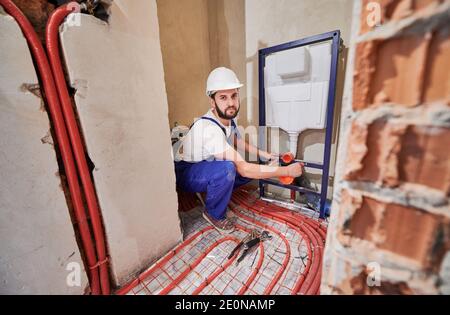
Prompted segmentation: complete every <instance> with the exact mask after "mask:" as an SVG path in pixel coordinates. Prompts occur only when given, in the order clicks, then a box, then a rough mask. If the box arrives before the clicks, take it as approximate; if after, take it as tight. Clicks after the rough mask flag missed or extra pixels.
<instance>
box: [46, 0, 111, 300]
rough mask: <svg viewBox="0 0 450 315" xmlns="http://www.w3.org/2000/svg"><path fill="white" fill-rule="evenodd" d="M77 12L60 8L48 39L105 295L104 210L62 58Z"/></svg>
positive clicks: (51, 22)
mask: <svg viewBox="0 0 450 315" xmlns="http://www.w3.org/2000/svg"><path fill="white" fill-rule="evenodd" d="M76 8H79V4H78V3H76V2H70V3H68V4H66V5H63V6H60V7H59V8H57V9H56V10H55V11H53V12H52V14H51V15H50V17H49V19H48V22H47V28H46V34H45V39H46V46H47V53H48V58H49V61H50V65H51V68H52V70H53V76H54V78H55V82H56V87H57V91H58V95H59V100H60V102H61V105H62V111H63V114H64V119H65V122H66V126H67V131H68V133H69V138H70V142H71V144H72V148H73V152H74V155H75V161H76V163H77V166H78V171H79V175H80V178H81V183H82V185H83V190H84V194H85V196H86V202H87V206H88V210H89V215H90V218H91V223H92V230H93V233H94V239H95V245H96V249H97V256H98V260H99V261H98V263H97V264H96V265H95V266H91V268H93V267H95V268H97V267H99V269H100V270H99V272H100V284H101V288H102V293H103V294H110V284H109V274H108V264H107V257H106V246H105V238H104V232H103V226H102V221H101V217H100V210H99V207H98V202H97V196H96V194H95V189H94V185H93V183H92V179H91V176H90V172H89V168H88V164H87V162H86V153H85V151H84V146H83V143H82V140H81V136H80V132H79V130H78V125H77V122H76V119H75V114H74V112H73V109H72V102H71V99H70V95H69V92H68V90H67V84H66V80H65V77H64V72H63V68H62V65H61V58H60V54H59V40H58V36H59V26H60V25H61V23H62V22H63V21H64V19H65V18H66V16H67V15H69V14H70V13H71V12H73V11H75V9H76ZM78 11H79V10H78Z"/></svg>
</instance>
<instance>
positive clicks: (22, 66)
mask: <svg viewBox="0 0 450 315" xmlns="http://www.w3.org/2000/svg"><path fill="white" fill-rule="evenodd" d="M0 42H1V47H2V48H1V49H0V60H1V63H0V133H1V137H0V179H1V180H0V216H1V218H2V219H1V220H0V239H1V245H0V252H1V254H0V294H82V293H83V292H84V290H85V287H86V286H87V278H86V274H85V272H84V267H83V263H82V260H81V258H80V252H79V250H78V246H77V243H76V240H75V235H74V229H73V226H72V222H71V219H70V215H69V210H68V207H67V203H66V200H65V197H64V192H63V190H62V188H61V181H60V178H59V175H58V174H59V172H58V163H57V160H56V153H55V150H54V145H53V139H52V136H51V134H50V124H49V120H48V114H47V112H46V111H45V108H44V105H43V102H42V100H41V97H40V94H39V85H38V79H37V76H36V72H35V69H34V66H33V62H32V59H31V56H30V52H29V49H28V46H27V43H26V40H25V38H24V37H23V35H22V32H21V30H20V29H19V26H18V25H17V24H16V22H15V21H14V20H13V18H11V17H10V16H8V15H5V13H4V12H3V9H2V8H1V7H0ZM35 93H36V94H35ZM69 263H75V264H76V267H75V268H78V267H79V269H78V270H79V275H80V278H79V281H80V283H79V284H80V286H73V287H71V286H69V285H68V284H67V282H66V278H67V277H68V276H69V278H71V277H70V272H71V271H73V270H74V269H70V270H66V268H67V267H70V268H72V266H71V265H69ZM77 266H78V267H77Z"/></svg>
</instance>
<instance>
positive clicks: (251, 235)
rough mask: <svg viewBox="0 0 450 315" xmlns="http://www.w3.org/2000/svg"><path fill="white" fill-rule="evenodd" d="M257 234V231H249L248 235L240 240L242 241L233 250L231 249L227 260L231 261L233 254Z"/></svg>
mask: <svg viewBox="0 0 450 315" xmlns="http://www.w3.org/2000/svg"><path fill="white" fill-rule="evenodd" d="M257 233H258V231H257V230H251V231H250V233H249V234H247V236H245V237H244V238H243V239H242V241H240V242H239V244H237V245H236V247H235V248H233V250H232V251H231V253H230V255H228V259H231V257H233V256H234V254H235V253H236V252H237V251H238V250H239V249H240V248H241V247H242V245H244V244H245V243H247V242H248V241H250V240H251V239H253V238H255V237H256V234H257Z"/></svg>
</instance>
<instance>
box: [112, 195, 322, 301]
mask: <svg viewBox="0 0 450 315" xmlns="http://www.w3.org/2000/svg"><path fill="white" fill-rule="evenodd" d="M188 198H194V197H192V196H188ZM181 203H182V204H183V205H191V206H196V205H197V203H196V202H195V201H194V200H192V199H191V200H189V201H182V202H181ZM229 207H230V209H229V211H228V215H230V216H232V217H233V220H235V221H236V230H235V231H234V232H232V233H231V234H221V233H220V232H218V231H217V230H215V229H214V228H213V227H212V226H211V225H210V224H209V223H208V222H207V221H206V220H204V218H203V217H202V211H203V208H202V207H201V206H196V207H195V208H193V209H192V210H189V211H183V212H180V217H181V220H182V226H183V232H184V233H183V234H184V241H183V242H182V243H181V244H180V245H178V246H177V247H175V248H174V249H173V250H172V251H170V252H169V253H167V254H166V255H165V256H164V257H162V258H161V259H160V260H159V261H157V262H156V263H155V264H153V266H151V267H150V268H149V269H148V270H146V271H145V272H144V273H143V274H141V275H140V276H139V277H138V278H137V279H135V280H134V281H132V282H131V283H130V284H128V285H127V286H125V287H124V288H122V289H121V290H119V291H118V294H187V295H195V294H215V295H234V294H252V295H262V294H317V293H318V291H319V285H320V271H321V260H322V251H323V245H324V241H325V233H326V228H325V226H324V225H323V222H320V221H318V220H315V219H312V218H309V217H307V216H305V215H303V214H300V213H297V212H295V211H292V210H288V209H286V208H283V207H280V206H277V205H274V204H272V203H268V202H265V201H261V200H259V199H258V198H257V194H256V192H255V191H250V190H245V188H244V189H240V190H238V191H235V192H234V194H233V197H232V200H231V202H230V204H229ZM255 229H256V230H258V231H260V232H261V231H263V230H266V231H268V232H269V233H270V235H271V236H272V238H271V239H267V240H264V241H262V242H260V243H259V244H258V245H257V246H255V247H253V248H252V249H250V250H249V252H248V253H247V255H246V256H245V257H244V258H243V259H242V261H240V262H239V263H238V259H239V258H240V256H241V255H242V254H243V249H240V250H239V251H238V252H237V254H234V255H233V256H232V257H231V258H228V256H229V255H230V253H231V252H232V250H233V248H235V247H236V245H237V244H239V242H241V240H243V239H244V238H245V237H246V236H247V235H248V234H249V233H250V232H251V231H252V230H255Z"/></svg>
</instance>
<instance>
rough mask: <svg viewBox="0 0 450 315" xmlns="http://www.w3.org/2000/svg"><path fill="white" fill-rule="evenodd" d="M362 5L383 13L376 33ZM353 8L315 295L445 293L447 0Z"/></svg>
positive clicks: (449, 126) (449, 241) (449, 220)
mask: <svg viewBox="0 0 450 315" xmlns="http://www.w3.org/2000/svg"><path fill="white" fill-rule="evenodd" d="M369 3H372V4H371V5H372V7H373V4H374V3H377V4H379V8H380V9H381V10H380V13H381V16H380V23H379V25H378V26H372V27H371V26H369V25H368V23H367V18H368V15H369V14H371V12H373V11H369V10H367V8H368V6H367V5H368V4H369ZM360 8H361V11H360V16H359V21H360V23H359V24H360V25H359V31H357V32H358V36H357V37H356V40H355V43H354V46H353V49H354V51H355V54H354V56H355V57H354V60H353V62H354V69H353V77H352V78H350V80H352V82H351V87H352V92H347V93H349V94H350V95H351V98H349V99H351V102H350V103H351V104H349V106H347V107H345V106H344V108H343V113H342V116H346V117H350V118H349V119H348V122H347V124H348V126H347V127H346V128H347V130H348V131H347V132H346V134H347V135H348V137H347V141H346V142H347V143H345V144H343V145H344V146H345V148H344V149H342V150H341V151H340V152H341V154H340V156H338V159H343V160H344V161H345V162H343V163H340V165H342V172H341V174H342V175H341V177H340V178H337V179H336V181H337V182H335V186H336V187H337V193H336V198H335V201H334V204H333V211H334V213H333V215H332V218H331V223H330V228H329V231H330V232H329V236H328V240H327V245H326V255H325V267H324V276H323V277H322V278H323V282H322V292H323V293H347V294H352V293H355V294H359V293H362V294H374V293H431V294H434V293H440V292H444V291H445V290H448V289H447V288H444V285H447V283H450V279H449V276H448V272H447V273H446V271H445V270H447V269H449V268H450V264H449V262H448V260H450V259H446V260H445V263H443V261H444V257H446V256H445V255H446V254H447V253H448V252H449V250H450V206H449V204H450V198H449V196H450V18H449V16H450V15H449V12H450V1H438V0H435V1H433V0H428V1H426V0H401V1H400V0H398V1H394V0H378V1H369V0H363V1H361V3H360ZM347 80H348V79H347ZM344 129H345V128H344ZM338 165H339V163H338ZM449 257H450V256H449ZM370 263H375V264H377V266H379V267H380V270H379V276H380V277H379V278H380V283H379V284H378V285H375V286H369V285H367V283H366V280H367V279H366V278H367V276H368V275H370V274H371V272H372V271H373V268H372V269H371V268H368V267H367V266H368V265H369V264H370ZM444 269H445V270H444ZM447 292H448V291H447Z"/></svg>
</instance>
